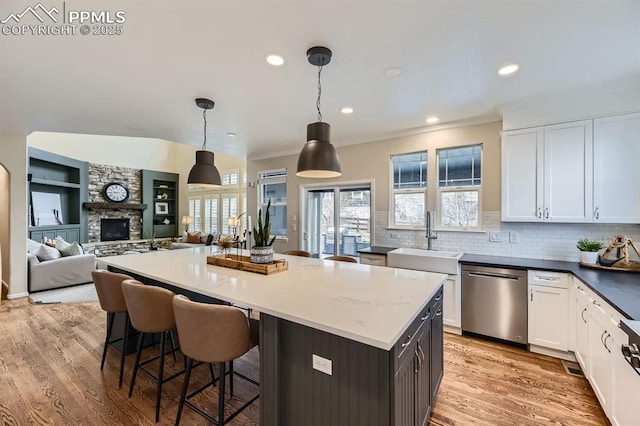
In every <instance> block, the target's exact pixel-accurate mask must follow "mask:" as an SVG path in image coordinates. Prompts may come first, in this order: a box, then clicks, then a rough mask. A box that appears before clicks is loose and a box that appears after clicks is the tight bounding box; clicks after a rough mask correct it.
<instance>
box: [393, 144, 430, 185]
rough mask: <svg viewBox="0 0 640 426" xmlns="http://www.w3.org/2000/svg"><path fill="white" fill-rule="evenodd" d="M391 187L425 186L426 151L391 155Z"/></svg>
mask: <svg viewBox="0 0 640 426" xmlns="http://www.w3.org/2000/svg"><path fill="white" fill-rule="evenodd" d="M392 165H393V189H417V188H425V187H426V186H427V153H426V152H417V153H413V154H403V155H394V156H392Z"/></svg>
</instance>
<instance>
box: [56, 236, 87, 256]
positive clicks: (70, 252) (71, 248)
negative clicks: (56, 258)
mask: <svg viewBox="0 0 640 426" xmlns="http://www.w3.org/2000/svg"><path fill="white" fill-rule="evenodd" d="M55 243H56V248H57V249H58V251H59V252H60V254H61V255H62V256H65V257H66V256H77V255H80V254H84V250H83V249H82V246H81V245H80V244H78V243H69V242H66V241H65V240H63V239H62V237H56V239H55Z"/></svg>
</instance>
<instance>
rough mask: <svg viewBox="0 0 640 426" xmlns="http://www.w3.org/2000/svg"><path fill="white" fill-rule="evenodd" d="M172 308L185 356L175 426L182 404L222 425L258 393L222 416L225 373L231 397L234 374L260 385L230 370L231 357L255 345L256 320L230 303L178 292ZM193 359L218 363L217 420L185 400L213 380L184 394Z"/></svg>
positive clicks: (256, 339)
mask: <svg viewBox="0 0 640 426" xmlns="http://www.w3.org/2000/svg"><path fill="white" fill-rule="evenodd" d="M173 310H174V312H175V317H176V325H177V328H178V338H179V339H180V345H181V347H182V352H183V353H184V354H185V355H186V356H187V373H186V375H185V378H184V384H183V386H182V394H181V395H180V405H179V406H178V414H177V416H176V426H177V425H179V424H180V416H181V415H182V409H183V408H184V405H185V404H186V405H187V406H188V407H189V408H191V409H192V410H194V411H195V412H197V413H198V414H200V415H201V416H203V417H204V418H205V419H207V420H208V421H210V422H212V423H215V424H217V425H220V426H222V425H224V424H225V423H227V422H229V421H230V420H232V419H233V418H234V417H235V416H237V415H238V414H239V413H240V412H241V411H242V410H244V409H245V408H247V407H248V406H249V405H251V404H252V403H253V402H254V401H255V400H256V399H258V397H259V396H260V394H259V393H258V394H257V395H256V396H254V397H253V398H251V399H250V400H249V401H247V402H246V403H245V404H244V405H243V406H242V407H240V408H239V409H238V410H236V411H235V412H234V413H233V414H231V415H230V416H229V417H227V418H226V419H225V418H224V404H225V401H224V396H225V385H226V383H225V381H226V375H227V374H229V376H230V385H231V389H230V392H231V397H233V375H234V374H235V375H237V376H239V377H240V378H242V379H244V380H246V381H248V382H250V383H253V384H254V385H257V386H260V384H259V383H258V382H256V381H255V380H252V379H250V378H248V377H246V376H245V375H243V374H240V373H238V372H234V371H233V360H234V359H236V358H240V357H241V356H243V355H244V354H246V353H247V352H249V350H251V349H252V348H253V347H254V346H257V345H258V334H259V331H258V321H256V320H254V319H250V318H247V317H246V316H245V314H244V313H243V312H242V311H240V310H238V309H236V308H233V307H231V306H223V305H212V304H208V303H199V302H192V301H190V300H189V299H188V298H186V297H185V296H182V295H178V296H175V297H174V298H173ZM194 360H195V361H201V362H206V363H209V364H212V363H218V364H219V367H220V374H219V376H218V382H219V383H218V420H217V421H216V420H215V419H214V418H213V417H211V416H210V415H208V414H207V413H205V412H204V411H202V410H201V409H200V408H198V407H196V406H195V405H194V404H192V403H191V402H190V401H189V399H190V398H191V397H193V396H195V395H197V394H198V393H200V392H201V391H202V390H204V389H206V388H207V387H208V386H209V385H210V384H213V382H212V383H209V384H207V385H205V386H204V387H202V388H200V389H198V390H196V391H194V392H192V393H191V394H189V395H188V396H187V390H188V388H189V379H190V378H191V369H192V366H193V361H194ZM227 362H229V364H230V366H229V373H227V372H226V363H227Z"/></svg>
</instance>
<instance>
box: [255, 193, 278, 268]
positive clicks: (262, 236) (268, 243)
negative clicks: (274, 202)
mask: <svg viewBox="0 0 640 426" xmlns="http://www.w3.org/2000/svg"><path fill="white" fill-rule="evenodd" d="M270 207H271V200H269V202H268V203H267V211H266V212H265V215H264V223H263V222H262V209H260V210H258V227H257V228H256V227H255V226H254V227H253V237H254V238H255V240H256V245H255V246H252V247H251V262H252V263H261V264H265V263H271V262H273V247H272V244H273V242H274V241H275V239H276V237H271V220H270V218H269V208H270Z"/></svg>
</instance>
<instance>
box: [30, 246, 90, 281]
mask: <svg viewBox="0 0 640 426" xmlns="http://www.w3.org/2000/svg"><path fill="white" fill-rule="evenodd" d="M34 243H35V245H37V244H38V243H36V242H35V241H31V240H29V242H28V243H27V244H28V245H29V246H31V247H32V248H33V247H34V246H35V245H34ZM27 266H28V269H27V273H28V289H29V292H34V291H42V290H50V289H53V288H59V287H68V286H71V285H76V284H83V283H90V282H92V281H93V278H92V277H91V272H92V271H94V270H95V269H96V257H95V255H93V254H80V255H76V256H66V257H59V258H57V259H51V260H43V261H41V260H39V259H38V257H36V255H35V254H33V249H32V251H31V252H29V253H27Z"/></svg>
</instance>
